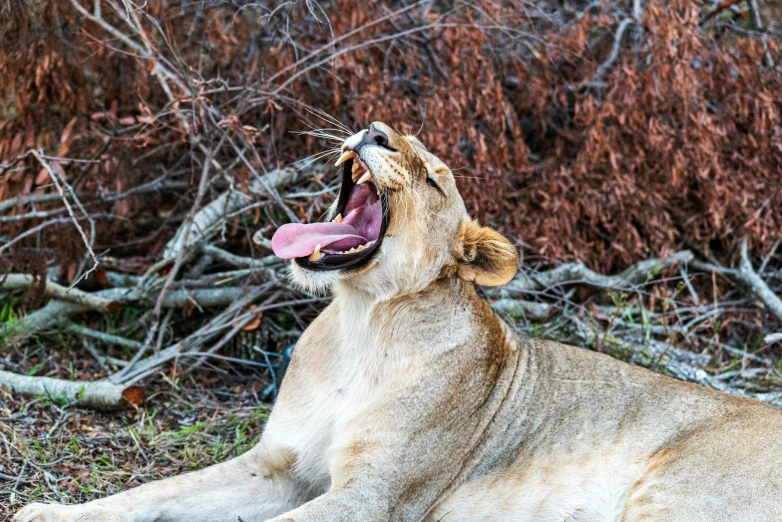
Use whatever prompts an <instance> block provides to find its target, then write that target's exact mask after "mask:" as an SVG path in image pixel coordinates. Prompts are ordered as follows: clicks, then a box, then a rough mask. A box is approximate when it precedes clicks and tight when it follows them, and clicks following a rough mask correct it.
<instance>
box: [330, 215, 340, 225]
mask: <svg viewBox="0 0 782 522" xmlns="http://www.w3.org/2000/svg"><path fill="white" fill-rule="evenodd" d="M332 221H333V222H334V223H342V214H337V217H335V218H334V219H333V220H332Z"/></svg>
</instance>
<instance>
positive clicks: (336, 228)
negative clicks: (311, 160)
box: [272, 151, 389, 270]
mask: <svg viewBox="0 0 782 522" xmlns="http://www.w3.org/2000/svg"><path fill="white" fill-rule="evenodd" d="M340 164H342V165H343V167H342V187H341V188H340V191H339V198H338V199H337V208H336V212H335V214H334V216H332V219H331V221H327V222H322V223H310V224H299V223H289V224H287V225H283V226H281V227H280V228H279V229H277V232H275V233H274V237H272V248H273V249H274V253H275V255H277V257H281V258H283V259H295V261H296V263H297V264H298V265H299V266H301V267H303V268H307V269H310V270H344V269H348V268H358V267H360V266H362V265H364V264H365V263H366V262H367V261H369V259H370V258H371V257H372V255H373V254H374V253H375V252H377V250H378V248H379V247H380V244H381V243H382V242H383V236H384V235H385V231H386V228H387V226H388V215H389V214H388V201H387V198H388V196H387V194H386V193H385V191H383V192H381V191H380V189H379V188H378V185H377V182H376V180H375V179H374V178H373V177H372V173H371V172H370V171H369V168H367V166H366V164H365V163H364V162H363V161H362V160H361V158H360V157H359V156H358V154H356V153H355V152H353V151H347V152H345V153H343V154H342V156H341V157H340V158H339V160H338V161H337V165H340Z"/></svg>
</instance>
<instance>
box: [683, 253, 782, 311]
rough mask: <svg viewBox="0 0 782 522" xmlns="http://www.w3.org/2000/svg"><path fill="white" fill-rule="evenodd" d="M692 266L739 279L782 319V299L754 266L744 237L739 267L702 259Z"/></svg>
mask: <svg viewBox="0 0 782 522" xmlns="http://www.w3.org/2000/svg"><path fill="white" fill-rule="evenodd" d="M692 266H693V268H696V269H698V270H703V271H705V272H716V273H718V274H723V275H726V276H729V277H732V278H733V279H735V280H737V281H739V282H740V283H742V284H743V285H744V286H745V287H747V289H749V290H750V291H751V292H752V293H753V294H755V296H756V297H757V298H758V299H759V300H760V301H761V302H762V303H763V304H764V305H765V306H766V308H768V310H769V311H770V312H771V313H772V314H773V315H774V316H775V317H776V318H777V319H779V320H780V321H782V299H780V298H779V297H778V296H777V295H776V294H774V292H772V291H771V289H770V288H769V287H768V285H767V284H766V282H765V281H763V279H762V278H761V277H760V276H759V275H758V274H757V272H755V270H754V269H753V268H752V262H751V261H750V259H749V252H748V249H747V240H746V239H744V241H742V243H741V262H740V263H739V268H737V269H736V268H726V267H724V266H720V265H715V264H712V263H704V262H700V261H695V262H693V263H692Z"/></svg>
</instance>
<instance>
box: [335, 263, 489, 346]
mask: <svg viewBox="0 0 782 522" xmlns="http://www.w3.org/2000/svg"><path fill="white" fill-rule="evenodd" d="M334 304H335V305H336V308H337V317H338V320H339V324H340V331H341V332H342V338H343V340H345V341H347V344H351V345H355V343H360V346H356V348H360V350H361V351H362V352H372V351H373V350H383V351H387V350H388V349H389V348H392V347H393V348H395V349H397V350H406V349H408V348H409V349H411V350H419V351H420V346H421V345H422V344H426V345H428V346H430V347H431V348H430V349H432V350H436V349H438V347H448V346H453V345H455V344H457V343H459V342H462V341H463V340H464V339H465V338H466V337H469V336H470V335H471V333H472V332H471V329H473V328H475V327H476V326H478V324H477V323H482V326H485V325H486V322H487V321H489V322H493V321H499V320H498V319H497V318H496V316H494V314H493V313H492V312H491V311H490V309H489V308H488V305H486V304H485V303H483V302H482V301H481V299H480V298H479V297H478V295H477V293H476V291H475V288H474V286H473V284H472V283H468V282H465V281H462V280H461V279H457V278H441V279H437V280H435V281H433V282H432V283H431V284H430V285H429V286H428V287H427V288H425V289H424V290H423V291H420V292H415V293H409V294H404V295H397V296H394V297H391V298H378V297H376V296H373V295H371V294H369V293H366V292H362V291H360V290H355V289H350V288H341V289H338V290H337V291H336V292H335V299H334ZM487 310H488V314H487ZM478 316H480V320H479V321H476V318H477V317H478Z"/></svg>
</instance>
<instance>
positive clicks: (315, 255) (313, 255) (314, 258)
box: [310, 245, 323, 261]
mask: <svg viewBox="0 0 782 522" xmlns="http://www.w3.org/2000/svg"><path fill="white" fill-rule="evenodd" d="M321 257H323V256H322V255H321V253H320V245H318V246H316V247H315V251H314V252H313V253H311V254H310V261H317V260H318V259H320V258H321Z"/></svg>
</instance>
